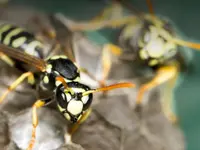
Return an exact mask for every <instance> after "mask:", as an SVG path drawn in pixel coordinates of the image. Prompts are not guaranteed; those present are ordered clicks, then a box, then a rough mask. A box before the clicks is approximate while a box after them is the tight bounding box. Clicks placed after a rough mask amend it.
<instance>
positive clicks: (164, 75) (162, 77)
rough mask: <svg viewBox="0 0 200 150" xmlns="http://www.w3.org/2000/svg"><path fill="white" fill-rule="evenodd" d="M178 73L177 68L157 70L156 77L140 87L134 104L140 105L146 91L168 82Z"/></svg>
mask: <svg viewBox="0 0 200 150" xmlns="http://www.w3.org/2000/svg"><path fill="white" fill-rule="evenodd" d="M177 72H178V68H177V66H164V67H161V68H159V69H158V71H157V74H156V76H155V77H154V78H153V80H151V81H150V82H148V83H146V84H144V85H142V86H141V87H140V89H139V92H138V95H137V99H136V104H137V105H140V104H141V103H142V100H143V96H144V94H145V92H146V91H147V90H150V89H152V88H154V87H156V86H158V85H160V84H162V83H164V82H166V81H169V80H170V79H172V78H173V77H174V76H176V74H177Z"/></svg>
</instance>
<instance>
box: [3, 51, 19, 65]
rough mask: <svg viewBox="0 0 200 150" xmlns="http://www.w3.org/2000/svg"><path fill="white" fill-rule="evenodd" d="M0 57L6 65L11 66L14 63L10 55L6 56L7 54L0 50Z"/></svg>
mask: <svg viewBox="0 0 200 150" xmlns="http://www.w3.org/2000/svg"><path fill="white" fill-rule="evenodd" d="M0 59H1V60H3V61H4V62H5V63H7V64H8V65H10V66H11V67H13V66H14V64H15V63H14V61H13V60H12V59H11V58H10V57H8V56H7V55H5V54H4V53H2V52H0Z"/></svg>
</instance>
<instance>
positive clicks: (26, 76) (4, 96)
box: [0, 72, 35, 103]
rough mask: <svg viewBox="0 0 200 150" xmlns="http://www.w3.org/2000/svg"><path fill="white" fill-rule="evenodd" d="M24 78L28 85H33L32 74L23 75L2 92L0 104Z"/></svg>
mask: <svg viewBox="0 0 200 150" xmlns="http://www.w3.org/2000/svg"><path fill="white" fill-rule="evenodd" d="M26 78H28V83H30V84H34V83H35V79H34V76H33V73H32V72H26V73H23V74H22V75H21V76H20V77H19V78H17V79H16V80H15V81H14V82H13V83H12V84H11V85H10V86H9V87H8V89H7V90H6V91H5V92H4V94H3V95H2V96H1V97H0V103H2V102H3V100H4V99H5V98H6V96H7V95H8V94H9V93H10V92H11V91H13V90H14V89H15V88H16V87H17V86H18V85H19V84H20V83H21V82H23V81H24V80H25V79H26Z"/></svg>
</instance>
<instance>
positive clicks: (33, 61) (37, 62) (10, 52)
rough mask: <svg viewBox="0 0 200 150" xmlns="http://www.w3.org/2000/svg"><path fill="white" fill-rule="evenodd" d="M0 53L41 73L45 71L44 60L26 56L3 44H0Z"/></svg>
mask: <svg viewBox="0 0 200 150" xmlns="http://www.w3.org/2000/svg"><path fill="white" fill-rule="evenodd" d="M0 52H2V53H4V54H6V55H7V56H9V57H11V58H14V59H16V60H19V61H22V62H24V63H27V64H29V65H32V66H34V67H36V68H37V69H39V70H41V71H43V70H45V68H46V62H45V61H44V60H42V59H39V58H37V57H34V56H31V55H29V54H26V53H24V52H22V51H21V50H18V49H15V48H11V47H8V46H6V45H4V44H0Z"/></svg>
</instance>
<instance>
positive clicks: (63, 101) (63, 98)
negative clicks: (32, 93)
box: [56, 88, 72, 109]
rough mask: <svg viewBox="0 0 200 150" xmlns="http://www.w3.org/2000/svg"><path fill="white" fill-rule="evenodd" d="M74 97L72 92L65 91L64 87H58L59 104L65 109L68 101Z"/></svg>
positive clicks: (57, 97) (57, 98)
mask: <svg viewBox="0 0 200 150" xmlns="http://www.w3.org/2000/svg"><path fill="white" fill-rule="evenodd" d="M71 99H72V96H71V94H70V93H65V92H63V91H62V89H60V88H57V90H56V100H57V102H58V104H59V106H60V107H61V108H63V109H66V108H67V105H68V102H69V101H70V100H71Z"/></svg>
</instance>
